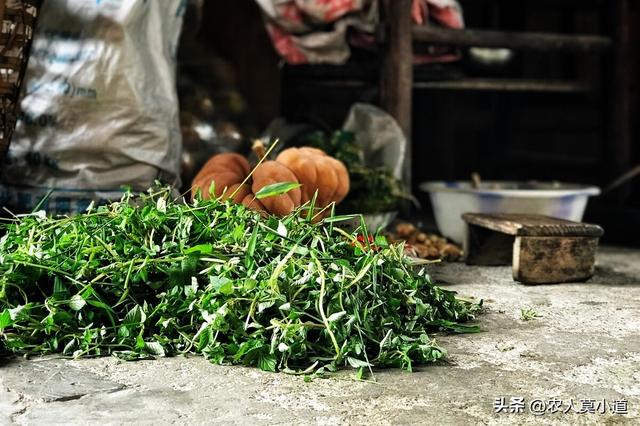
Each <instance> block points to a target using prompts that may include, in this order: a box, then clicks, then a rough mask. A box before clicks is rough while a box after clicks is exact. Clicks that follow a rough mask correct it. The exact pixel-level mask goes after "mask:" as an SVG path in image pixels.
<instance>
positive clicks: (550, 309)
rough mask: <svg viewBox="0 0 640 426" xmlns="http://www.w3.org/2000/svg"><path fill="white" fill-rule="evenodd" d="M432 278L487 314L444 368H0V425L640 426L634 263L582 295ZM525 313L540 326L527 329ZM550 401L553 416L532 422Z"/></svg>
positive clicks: (494, 276) (609, 267)
mask: <svg viewBox="0 0 640 426" xmlns="http://www.w3.org/2000/svg"><path fill="white" fill-rule="evenodd" d="M432 275H433V276H434V278H436V279H437V280H438V281H439V282H444V283H445V285H446V286H447V287H448V288H451V289H454V290H457V291H458V292H459V293H460V294H461V295H463V296H475V297H477V298H482V299H484V300H485V306H486V307H487V313H486V314H485V315H483V316H481V318H480V324H481V326H482V328H483V330H484V331H483V332H482V333H479V334H474V335H462V336H460V335H458V336H443V337H440V338H439V339H438V340H439V342H440V343H441V344H442V345H443V346H444V347H445V348H447V349H448V351H449V354H450V356H449V358H448V361H447V362H445V363H441V364H438V365H432V366H427V367H422V368H420V369H419V371H417V372H414V373H405V372H401V371H391V370H387V371H381V372H378V373H376V379H377V381H376V382H375V383H371V382H369V383H362V382H356V381H355V380H353V378H352V375H351V374H349V373H341V374H338V375H337V376H336V377H334V378H331V379H322V380H315V381H313V382H312V383H305V382H304V381H303V379H302V378H300V377H293V376H287V375H284V374H270V373H263V372H261V371H258V370H257V369H251V368H242V367H221V366H215V365H211V364H209V363H207V362H206V361H205V360H203V359H201V358H199V357H187V358H184V357H177V358H167V359H159V360H155V361H142V362H134V363H127V362H122V361H119V360H116V359H113V358H102V359H89V360H79V361H72V360H61V359H53V358H44V359H32V360H29V361H24V360H18V359H12V360H7V361H4V362H3V363H2V364H1V365H0V425H5V424H7V425H9V424H72V425H75V424H87V423H89V424H93V423H101V424H126V423H133V424H172V423H173V424H187V423H188V424H202V423H207V424H318V425H337V424H368V425H378V424H429V423H431V424H467V423H471V424H564V423H571V424H575V423H578V424H640V319H639V318H638V315H639V314H640V251H634V250H624V249H615V248H603V249H602V250H601V252H600V254H599V256H598V271H597V274H596V276H595V277H594V278H593V279H592V280H590V281H589V282H588V283H583V284H562V285H554V286H536V287H528V286H522V285H519V284H516V283H514V282H512V280H511V277H510V269H509V268H480V267H466V266H464V265H462V264H443V265H437V266H434V267H433V270H432ZM523 308H531V309H533V310H535V311H536V312H537V313H538V314H539V315H540V317H539V318H537V319H534V320H531V321H523V320H522V319H521V317H520V312H521V309H523ZM499 397H505V398H506V403H507V404H509V403H510V398H511V397H522V398H524V401H525V405H526V407H525V408H526V409H525V412H524V413H521V414H518V413H514V414H511V413H495V412H494V401H495V399H496V398H499ZM554 398H555V399H557V400H562V401H563V403H562V404H563V405H562V406H561V407H560V411H559V412H556V413H552V412H551V411H554V410H551V409H550V408H549V407H548V411H547V412H545V414H543V415H541V416H535V415H534V414H532V413H531V412H530V411H529V407H528V403H529V402H530V401H532V400H534V399H541V400H543V401H544V402H545V403H548V401H549V400H552V399H554ZM591 399H593V400H596V403H597V405H596V408H597V409H600V408H602V407H604V406H602V405H600V404H601V403H600V401H602V400H603V399H604V400H605V401H607V402H608V403H613V402H614V401H627V410H628V414H615V413H613V412H612V409H611V406H607V407H605V408H607V409H606V411H607V413H605V414H599V413H597V412H596V413H586V414H579V413H576V412H574V410H579V409H580V408H581V406H582V404H583V403H584V404H587V403H588V402H584V401H582V400H587V401H588V400H591ZM569 400H573V401H574V402H575V407H574V409H573V410H570V411H569V412H568V413H567V414H564V413H562V411H564V410H565V409H568V408H569V407H570V406H569V403H568V402H569ZM556 404H557V403H556ZM513 407H516V405H513Z"/></svg>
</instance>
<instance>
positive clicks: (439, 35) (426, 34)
mask: <svg viewBox="0 0 640 426" xmlns="http://www.w3.org/2000/svg"><path fill="white" fill-rule="evenodd" d="M413 38H414V40H416V41H419V42H423V43H428V44H436V45H447V46H458V47H500V48H509V49H515V50H532V51H542V52H582V53H604V52H606V51H607V50H608V49H609V48H610V47H611V45H612V41H611V39H610V38H608V37H602V36H597V35H566V34H552V33H537V32H508V31H491V30H472V29H465V30H456V29H450V28H441V27H436V26H430V25H427V26H419V27H418V26H416V27H414V28H413Z"/></svg>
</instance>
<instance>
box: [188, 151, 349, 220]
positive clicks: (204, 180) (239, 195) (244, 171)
mask: <svg viewBox="0 0 640 426" xmlns="http://www.w3.org/2000/svg"><path fill="white" fill-rule="evenodd" d="M254 151H255V152H256V154H257V155H258V157H259V158H262V157H263V156H264V146H262V145H261V144H259V143H258V144H256V145H255V146H254ZM250 170H251V167H250V165H249V161H248V160H247V159H246V158H245V157H243V156H241V155H239V154H232V153H227V154H219V155H216V156H214V157H212V158H211V159H210V160H209V161H208V162H207V163H206V164H205V165H204V167H203V168H202V169H201V170H200V172H199V173H198V175H197V176H196V177H195V179H194V180H193V184H192V189H191V191H192V195H195V193H196V191H197V190H200V191H201V192H202V194H203V197H204V198H205V199H207V198H209V187H210V186H211V182H215V194H214V195H215V196H216V197H221V199H222V200H226V199H228V198H230V197H231V195H233V202H235V203H242V204H244V205H246V206H247V207H249V208H252V209H255V210H260V211H266V212H269V213H271V214H274V215H276V216H286V215H288V214H290V213H291V212H293V211H294V210H295V209H296V208H297V207H299V206H300V205H302V204H304V203H306V202H309V201H310V200H312V199H313V196H314V194H315V193H316V191H317V192H318V197H317V199H316V207H319V208H325V207H327V206H328V205H329V204H331V203H332V202H336V203H339V202H340V201H342V200H343V199H344V198H345V197H346V195H347V193H348V192H349V173H348V172H347V168H346V167H345V166H344V164H342V162H340V161H338V160H336V159H335V158H332V157H330V156H328V155H327V154H325V153H324V152H323V151H321V150H319V149H316V148H308V147H303V148H290V149H287V150H284V151H283V152H282V153H281V154H280V155H279V156H278V158H277V159H276V161H265V162H263V163H261V164H260V165H259V166H257V167H256V169H255V170H254V172H253V175H252V179H251V180H252V181H251V183H244V184H243V182H244V181H245V180H247V179H246V178H247V176H248V175H249V173H250ZM282 182H294V183H300V184H301V185H302V186H301V188H296V189H293V190H291V191H289V192H287V193H286V194H282V195H278V196H274V197H268V198H264V199H262V200H258V199H256V198H255V194H257V193H258V192H259V191H260V189H262V188H264V187H265V186H267V185H271V184H274V183H282Z"/></svg>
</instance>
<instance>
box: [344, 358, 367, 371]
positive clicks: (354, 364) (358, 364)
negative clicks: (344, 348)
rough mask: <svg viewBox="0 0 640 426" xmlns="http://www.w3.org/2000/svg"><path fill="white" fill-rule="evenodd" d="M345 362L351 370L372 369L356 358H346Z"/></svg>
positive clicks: (365, 362)
mask: <svg viewBox="0 0 640 426" xmlns="http://www.w3.org/2000/svg"><path fill="white" fill-rule="evenodd" d="M347 362H348V363H349V365H350V366H352V367H353V368H362V367H372V365H371V364H369V363H368V362H367V361H363V360H360V359H358V358H353V357H351V356H348V357H347Z"/></svg>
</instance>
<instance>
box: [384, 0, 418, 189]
mask: <svg viewBox="0 0 640 426" xmlns="http://www.w3.org/2000/svg"><path fill="white" fill-rule="evenodd" d="M411 5H412V0H390V1H387V2H386V23H387V29H386V34H387V37H386V43H385V46H384V49H385V52H384V53H385V55H384V69H383V75H382V81H381V87H380V92H381V103H382V107H383V108H384V109H385V110H386V111H387V112H388V113H389V114H391V115H392V116H393V117H394V118H395V119H396V120H397V121H398V123H399V125H400V127H401V128H402V131H403V132H404V134H405V136H406V138H407V150H406V153H405V160H404V175H403V180H404V182H405V183H406V184H407V187H408V188H409V189H411V160H412V155H411V151H412V150H411V111H412V90H413V38H412V29H413V22H412V20H411Z"/></svg>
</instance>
